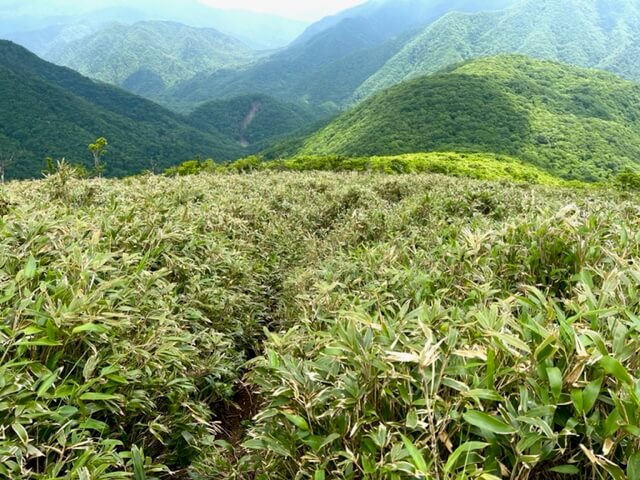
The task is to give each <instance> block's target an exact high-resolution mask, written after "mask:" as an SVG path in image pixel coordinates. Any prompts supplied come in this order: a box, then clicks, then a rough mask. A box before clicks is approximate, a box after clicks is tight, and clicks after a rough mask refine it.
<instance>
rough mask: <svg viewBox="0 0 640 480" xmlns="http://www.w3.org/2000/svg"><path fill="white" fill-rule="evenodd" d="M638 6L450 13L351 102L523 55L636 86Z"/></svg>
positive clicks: (529, 2) (590, 0)
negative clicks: (481, 60) (477, 61)
mask: <svg viewBox="0 0 640 480" xmlns="http://www.w3.org/2000/svg"><path fill="white" fill-rule="evenodd" d="M638 45H640V2H638V1H637V0H526V1H523V2H520V3H518V4H516V5H515V6H513V7H511V8H508V9H506V10H504V11H502V12H481V13H475V14H465V13H452V14H450V15H447V16H445V17H443V18H441V19H440V20H439V21H437V22H434V23H433V24H431V25H430V26H428V27H427V28H426V29H424V31H423V32H422V33H420V34H419V35H417V36H416V37H415V38H413V40H411V41H410V42H408V43H407V44H406V45H405V46H404V47H403V48H402V49H401V50H400V51H399V52H398V53H397V54H396V55H395V56H394V57H393V58H391V59H390V60H389V61H388V62H387V64H386V65H385V66H384V67H383V68H381V69H380V70H379V71H378V72H377V73H376V74H374V75H373V76H372V77H371V78H370V79H368V80H367V81H366V82H364V84H363V85H362V86H361V87H360V88H359V89H358V91H357V92H356V94H355V95H354V100H356V101H357V100H361V99H363V98H366V97H367V96H369V95H371V94H372V93H374V92H376V91H379V90H381V89H384V88H386V87H389V86H392V85H395V84H397V83H399V82H401V81H403V80H406V79H409V78H413V77H416V76H419V75H424V74H428V73H434V72H436V71H438V70H440V69H442V68H444V67H446V66H448V65H451V64H454V63H457V62H460V61H463V60H467V59H471V58H478V57H483V56H490V55H495V54H499V53H521V54H525V55H528V56H532V57H537V58H542V59H547V60H555V61H560V62H563V63H569V64H574V65H578V66H584V67H594V68H599V69H604V70H609V71H611V72H613V73H616V74H618V75H621V76H623V77H625V78H629V79H633V80H640V62H639V61H638V60H639V59H640V49H639V47H638Z"/></svg>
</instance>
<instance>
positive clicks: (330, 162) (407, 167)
mask: <svg viewBox="0 0 640 480" xmlns="http://www.w3.org/2000/svg"><path fill="white" fill-rule="evenodd" d="M265 170H266V171H278V172H283V171H291V172H309V171H311V172H317V171H329V172H370V173H389V174H404V173H439V174H443V175H448V176H453V177H464V178H474V179H476V180H513V181H516V182H528V183H536V184H543V185H570V184H572V185H573V186H578V185H580V182H571V183H570V182H567V181H565V180H561V179H559V178H557V177H554V176H552V175H550V174H549V173H547V172H545V171H543V170H541V169H539V168H537V167H535V166H533V165H531V164H528V163H525V162H522V161H520V160H518V159H517V158H514V157H509V156H506V155H494V154H488V153H457V152H428V153H411V154H406V155H395V156H387V157H349V156H344V155H315V156H314V155H309V156H298V157H293V158H287V159H280V160H265V159H263V158H262V157H260V156H250V157H246V158H242V159H240V160H236V161H234V162H230V163H226V164H219V163H215V162H214V161H213V160H206V161H201V160H197V159H196V160H189V161H186V162H183V163H181V164H180V165H177V166H175V167H171V168H169V169H168V170H167V171H166V172H165V173H166V174H167V175H169V176H185V175H194V174H198V173H203V172H207V173H249V172H258V171H265Z"/></svg>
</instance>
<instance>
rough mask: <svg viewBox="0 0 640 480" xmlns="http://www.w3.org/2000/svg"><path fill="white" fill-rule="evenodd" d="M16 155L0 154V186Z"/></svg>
mask: <svg viewBox="0 0 640 480" xmlns="http://www.w3.org/2000/svg"><path fill="white" fill-rule="evenodd" d="M15 159H16V154H15V153H11V154H4V155H2V154H0V184H2V183H4V178H5V175H6V173H7V170H8V169H9V167H10V166H11V165H13V163H14V162H15Z"/></svg>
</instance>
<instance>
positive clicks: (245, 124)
mask: <svg viewBox="0 0 640 480" xmlns="http://www.w3.org/2000/svg"><path fill="white" fill-rule="evenodd" d="M261 109H262V101H261V100H254V101H253V102H252V103H251V109H250V110H249V113H247V115H246V116H245V117H244V120H242V124H241V125H240V146H241V147H243V148H247V147H248V146H249V145H250V143H249V140H248V139H247V136H246V133H247V128H249V126H251V124H252V123H253V121H254V120H255V118H256V115H257V114H258V112H260V110H261Z"/></svg>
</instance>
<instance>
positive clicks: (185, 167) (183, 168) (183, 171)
mask: <svg viewBox="0 0 640 480" xmlns="http://www.w3.org/2000/svg"><path fill="white" fill-rule="evenodd" d="M216 168H217V167H216V164H215V162H214V161H213V159H212V158H209V159H207V160H205V161H204V162H203V161H202V160H201V159H200V158H196V159H194V160H187V161H186V162H182V163H181V164H180V165H177V166H175V167H171V168H168V169H167V170H165V172H164V173H165V175H168V176H170V177H176V176H177V177H186V176H188V175H197V174H199V173H203V172H213V171H215V170H216Z"/></svg>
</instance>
